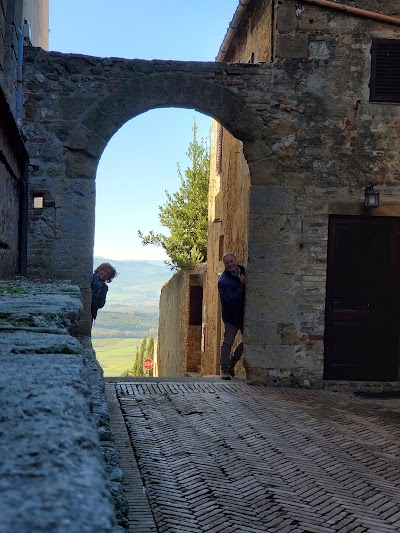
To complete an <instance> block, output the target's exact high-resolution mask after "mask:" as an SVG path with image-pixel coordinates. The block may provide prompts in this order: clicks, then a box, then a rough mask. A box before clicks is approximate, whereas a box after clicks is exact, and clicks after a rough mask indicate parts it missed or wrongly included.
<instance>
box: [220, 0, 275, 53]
mask: <svg viewBox="0 0 400 533" xmlns="http://www.w3.org/2000/svg"><path fill="white" fill-rule="evenodd" d="M272 24H273V22H272V2H271V0H259V1H257V2H254V9H248V11H247V12H246V15H245V21H243V22H242V24H241V25H240V31H237V32H236V33H235V36H234V42H233V43H232V45H231V46H230V48H229V49H228V51H227V53H226V55H225V57H224V61H226V62H228V63H239V62H243V61H244V62H245V63H259V62H262V61H270V60H271V48H272V40H271V27H272Z"/></svg>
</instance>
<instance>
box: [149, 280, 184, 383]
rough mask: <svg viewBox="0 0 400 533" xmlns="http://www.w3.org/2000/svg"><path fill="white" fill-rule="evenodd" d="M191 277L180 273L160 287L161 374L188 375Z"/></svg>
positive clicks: (159, 350)
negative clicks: (187, 351)
mask: <svg viewBox="0 0 400 533" xmlns="http://www.w3.org/2000/svg"><path fill="white" fill-rule="evenodd" d="M188 292H189V276H188V274H187V273H186V272H178V273H176V274H175V275H174V276H172V278H171V279H170V280H168V281H167V283H166V284H165V285H164V286H163V288H162V289H161V294H160V305H159V323H158V338H157V372H158V376H159V377H168V376H184V375H185V374H186V338H187V330H188V325H189V321H188V301H187V300H188Z"/></svg>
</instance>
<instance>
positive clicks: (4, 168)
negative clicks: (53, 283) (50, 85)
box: [0, 0, 48, 278]
mask: <svg viewBox="0 0 400 533" xmlns="http://www.w3.org/2000/svg"><path fill="white" fill-rule="evenodd" d="M39 20H40V21H41V23H40V29H41V31H40V32H39V31H38V30H39V23H38V21H39ZM24 21H27V24H24ZM29 23H30V25H29ZM24 32H25V33H24ZM31 39H32V40H33V41H35V43H36V45H37V46H42V47H43V48H47V43H48V0H40V1H39V0H38V1H37V2H35V9H33V8H32V5H31V3H29V4H28V3H27V2H23V1H22V0H21V1H12V2H11V1H7V0H0V190H1V200H0V278H7V277H10V276H13V275H15V274H17V273H26V267H27V257H26V233H27V194H26V193H27V174H28V153H27V150H26V148H25V145H24V138H23V135H21V121H22V117H23V109H22V106H23V78H22V64H23V54H24V47H25V46H26V45H29V44H30V43H31Z"/></svg>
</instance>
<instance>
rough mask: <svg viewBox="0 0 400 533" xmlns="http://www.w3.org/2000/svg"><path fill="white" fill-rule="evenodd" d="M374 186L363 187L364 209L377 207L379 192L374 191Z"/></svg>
mask: <svg viewBox="0 0 400 533" xmlns="http://www.w3.org/2000/svg"><path fill="white" fill-rule="evenodd" d="M374 187H375V185H370V186H369V187H365V201H364V205H365V207H379V192H377V191H374Z"/></svg>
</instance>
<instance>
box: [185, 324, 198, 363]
mask: <svg viewBox="0 0 400 533" xmlns="http://www.w3.org/2000/svg"><path fill="white" fill-rule="evenodd" d="M185 352H186V372H200V371H201V356H202V352H201V326H190V325H188V329H187V338H186V346H185Z"/></svg>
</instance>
